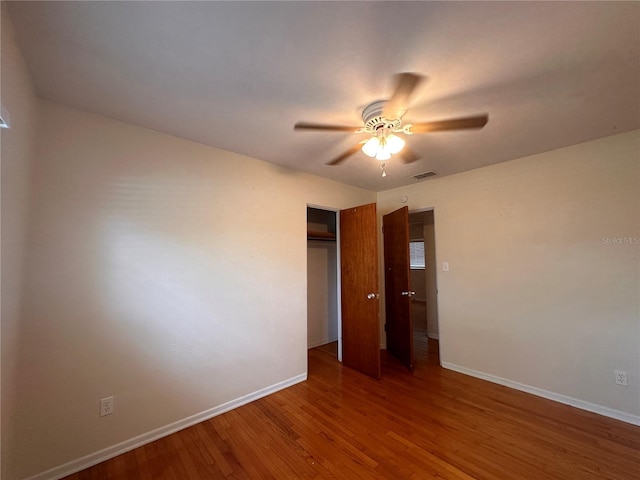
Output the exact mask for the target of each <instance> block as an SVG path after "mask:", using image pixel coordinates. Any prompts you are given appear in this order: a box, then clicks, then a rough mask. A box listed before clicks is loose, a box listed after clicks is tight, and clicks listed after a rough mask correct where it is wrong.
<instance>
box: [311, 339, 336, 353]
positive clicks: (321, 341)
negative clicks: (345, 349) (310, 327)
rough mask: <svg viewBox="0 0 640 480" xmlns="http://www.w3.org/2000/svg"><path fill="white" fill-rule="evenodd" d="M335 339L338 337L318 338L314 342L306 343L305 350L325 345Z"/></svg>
mask: <svg viewBox="0 0 640 480" xmlns="http://www.w3.org/2000/svg"><path fill="white" fill-rule="evenodd" d="M337 341H338V337H335V338H330V339H328V340H318V341H316V342H311V343H308V344H307V350H309V349H310V348H316V347H321V346H322V345H326V344H327V343H333V342H337Z"/></svg>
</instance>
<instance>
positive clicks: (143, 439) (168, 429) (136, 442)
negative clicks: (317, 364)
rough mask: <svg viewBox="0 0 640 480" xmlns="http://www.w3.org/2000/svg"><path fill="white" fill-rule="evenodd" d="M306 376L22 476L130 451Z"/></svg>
mask: <svg viewBox="0 0 640 480" xmlns="http://www.w3.org/2000/svg"><path fill="white" fill-rule="evenodd" d="M306 379H307V373H306V372H305V373H301V374H300V375H296V376H295V377H291V378H289V379H287V380H283V381H282V382H278V383H276V384H274V385H271V386H269V387H265V388H262V389H260V390H257V391H255V392H253V393H249V394H247V395H244V396H242V397H240V398H236V399H235V400H231V401H229V402H226V403H223V404H222V405H218V406H217V407H213V408H210V409H208V410H205V411H204V412H200V413H196V414H195V415H191V416H190V417H186V418H183V419H182V420H178V421H176V422H173V423H170V424H168V425H165V426H164V427H160V428H156V429H155V430H151V431H150V432H147V433H143V434H142V435H138V436H137V437H133V438H131V439H129V440H125V441H124V442H121V443H118V444H116V445H112V446H111V447H107V448H104V449H102V450H99V451H97V452H94V453H90V454H89V455H86V456H84V457H81V458H78V459H76V460H72V461H70V462H68V463H65V464H63V465H59V466H57V467H54V468H51V469H49V470H47V471H45V472H42V473H38V474H36V475H33V476H31V477H29V478H27V479H25V480H58V479H60V478H63V477H66V476H68V475H71V474H74V473H77V472H79V471H81V470H84V469H85V468H89V467H92V466H94V465H97V464H98V463H101V462H104V461H105V460H109V459H110V458H113V457H116V456H118V455H121V454H123V453H126V452H129V451H131V450H133V449H134V448H138V447H141V446H142V445H146V444H147V443H151V442H153V441H155V440H159V439H160V438H163V437H166V436H168V435H171V434H172V433H175V432H178V431H180V430H183V429H185V428H188V427H191V426H192V425H195V424H197V423H200V422H204V421H205V420H209V419H210V418H213V417H216V416H218V415H221V414H223V413H225V412H228V411H230V410H233V409H234V408H238V407H241V406H242V405H246V404H247V403H251V402H253V401H254V400H258V399H259V398H262V397H266V396H267V395H271V394H272V393H275V392H277V391H278V390H282V389H285V388H287V387H290V386H292V385H295V384H296V383H300V382H304V381H305V380H306Z"/></svg>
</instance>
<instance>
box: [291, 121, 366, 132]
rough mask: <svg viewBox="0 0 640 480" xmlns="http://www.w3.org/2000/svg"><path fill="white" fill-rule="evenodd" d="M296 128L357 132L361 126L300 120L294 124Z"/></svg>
mask: <svg viewBox="0 0 640 480" xmlns="http://www.w3.org/2000/svg"><path fill="white" fill-rule="evenodd" d="M293 129H294V130H323V131H329V132H357V131H358V130H360V127H347V126H344V125H325V124H322V123H307V122H298V123H296V124H295V125H294V126H293Z"/></svg>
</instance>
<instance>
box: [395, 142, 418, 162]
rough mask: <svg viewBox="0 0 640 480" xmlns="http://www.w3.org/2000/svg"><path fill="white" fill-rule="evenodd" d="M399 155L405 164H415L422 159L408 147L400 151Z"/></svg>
mask: <svg viewBox="0 0 640 480" xmlns="http://www.w3.org/2000/svg"><path fill="white" fill-rule="evenodd" d="M398 155H400V158H402V161H403V162H404V163H413V162H415V161H416V160H418V159H419V158H420V157H419V156H418V154H417V153H416V152H414V151H413V150H411V149H410V148H409V147H406V146H405V147H404V148H403V149H402V150H400V153H398Z"/></svg>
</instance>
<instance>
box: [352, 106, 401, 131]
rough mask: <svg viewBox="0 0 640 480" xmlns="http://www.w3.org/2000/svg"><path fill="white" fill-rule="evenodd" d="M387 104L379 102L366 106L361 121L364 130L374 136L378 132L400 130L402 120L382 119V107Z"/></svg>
mask: <svg viewBox="0 0 640 480" xmlns="http://www.w3.org/2000/svg"><path fill="white" fill-rule="evenodd" d="M386 104H387V101H386V100H379V101H377V102H373V103H371V104H369V105H367V106H366V107H365V108H364V110H363V111H362V120H363V122H364V130H365V131H367V132H369V133H371V134H373V135H376V134H377V133H379V132H380V131H384V130H387V131H388V130H391V131H396V130H398V129H399V128H400V124H401V123H402V120H400V119H399V118H396V119H394V120H390V119H388V118H385V117H383V115H382V113H383V112H384V107H385V105H386Z"/></svg>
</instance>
